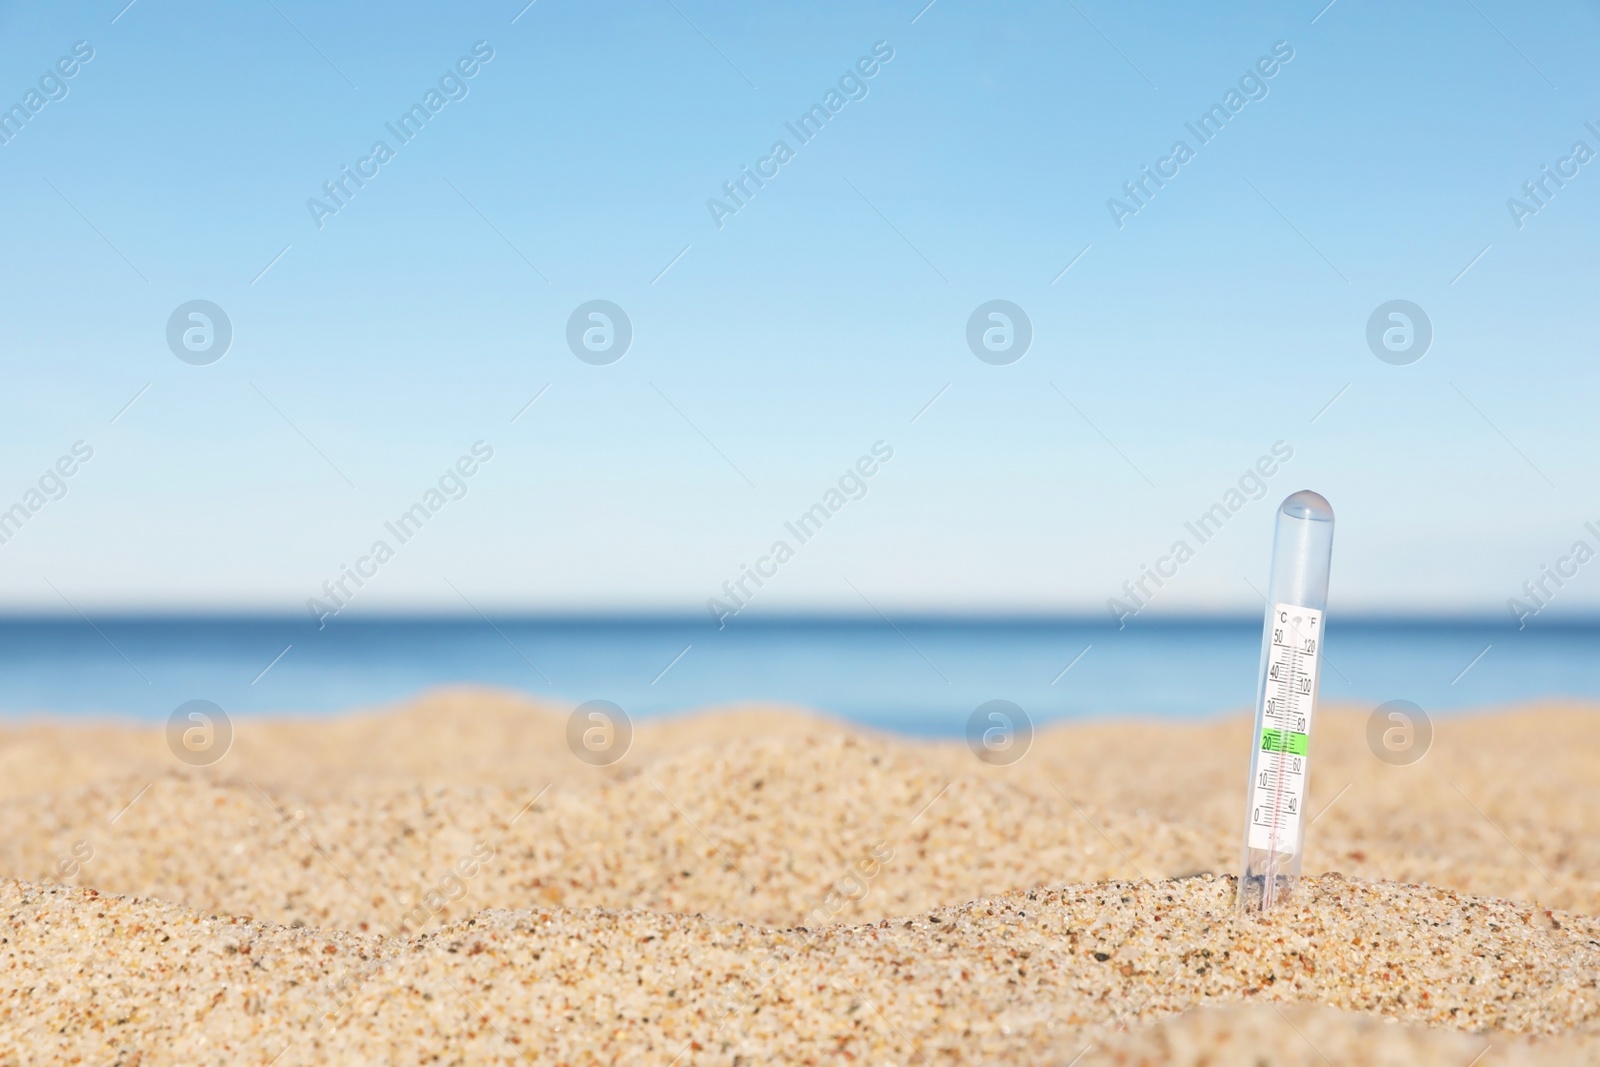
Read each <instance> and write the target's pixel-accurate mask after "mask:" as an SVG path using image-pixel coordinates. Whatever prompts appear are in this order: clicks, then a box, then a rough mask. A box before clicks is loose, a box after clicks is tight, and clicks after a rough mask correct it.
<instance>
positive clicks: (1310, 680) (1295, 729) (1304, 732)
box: [1239, 489, 1333, 915]
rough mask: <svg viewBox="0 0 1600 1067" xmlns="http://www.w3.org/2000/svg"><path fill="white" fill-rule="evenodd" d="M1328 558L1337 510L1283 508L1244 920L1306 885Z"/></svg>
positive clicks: (1308, 504) (1262, 688)
mask: <svg viewBox="0 0 1600 1067" xmlns="http://www.w3.org/2000/svg"><path fill="white" fill-rule="evenodd" d="M1332 557H1333V508H1331V507H1330V506H1329V505H1328V502H1327V501H1326V500H1325V499H1323V498H1322V497H1321V496H1320V495H1318V494H1316V493H1313V492H1311V490H1309V489H1302V490H1301V491H1300V492H1298V493H1295V494H1293V495H1292V496H1290V497H1289V498H1288V499H1286V500H1285V501H1284V502H1283V504H1282V505H1281V506H1280V507H1279V508H1278V521H1277V529H1276V531H1275V532H1274V534H1273V539H1272V578H1271V581H1270V583H1269V584H1268V586H1267V616H1266V624H1265V626H1263V627H1262V634H1261V666H1260V674H1259V676H1258V681H1257V686H1256V718H1255V730H1254V732H1253V733H1252V735H1251V755H1250V788H1249V792H1248V794H1247V796H1248V800H1249V803H1248V807H1247V809H1246V811H1245V827H1244V855H1243V860H1242V863H1241V874H1240V877H1239V907H1240V908H1241V910H1243V911H1244V912H1246V913H1247V914H1257V915H1259V914H1262V913H1264V912H1266V911H1267V910H1269V909H1270V908H1271V907H1272V906H1273V905H1274V904H1276V903H1277V902H1279V901H1280V900H1281V899H1282V898H1283V896H1284V895H1285V894H1287V893H1288V892H1289V891H1290V890H1291V889H1292V888H1293V886H1294V883H1295V881H1296V880H1297V879H1298V878H1299V877H1300V859H1301V856H1302V855H1303V854H1304V852H1305V833H1304V831H1305V806H1306V786H1307V783H1308V781H1309V779H1310V776H1311V723H1312V719H1313V717H1314V714H1315V712H1316V707H1317V683H1318V681H1319V680H1320V679H1319V676H1320V674H1321V668H1322V639H1323V622H1324V619H1323V612H1324V609H1325V608H1326V607H1327V603H1328V565H1329V563H1330V561H1331V559H1332Z"/></svg>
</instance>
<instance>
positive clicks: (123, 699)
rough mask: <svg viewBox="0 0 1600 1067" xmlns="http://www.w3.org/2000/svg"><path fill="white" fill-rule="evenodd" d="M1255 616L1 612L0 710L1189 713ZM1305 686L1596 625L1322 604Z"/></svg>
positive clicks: (1439, 667) (1500, 662)
mask: <svg viewBox="0 0 1600 1067" xmlns="http://www.w3.org/2000/svg"><path fill="white" fill-rule="evenodd" d="M1260 639H1261V624H1260V620H1259V619H1256V618H1250V619H1244V618H1221V619H1186V620H1165V621H1161V620H1157V621H1144V620H1136V621H1135V622H1133V623H1131V624H1130V625H1128V626H1127V627H1126V628H1125V629H1121V630H1119V629H1117V628H1116V627H1115V626H1114V625H1112V624H1110V623H1108V622H1105V621H1101V620H1085V619H1046V620H1041V619H944V618H907V619H895V620H893V621H885V620H883V619H878V618H872V619H825V618H790V619H781V620H752V621H743V620H739V621H736V622H735V623H734V624H730V625H729V626H728V627H727V628H726V629H724V630H720V631H719V630H718V629H717V628H716V627H715V626H714V625H711V624H709V623H708V622H706V621H705V620H702V619H679V618H611V619H601V618H496V619H494V620H492V621H488V620H485V619H482V618H478V617H473V618H454V619H451V618H412V619H405V618H392V619H380V620H368V621H359V620H357V621H338V622H336V623H334V624H331V625H329V626H328V627H327V628H326V629H324V630H320V631H319V630H318V629H316V627H315V626H314V625H312V624H310V623H307V622H305V621H302V620H299V619H289V618H272V617H259V618H241V617H219V618H197V617H183V618H132V617H123V618H105V619H95V620H93V621H90V620H85V619H77V618H73V619H60V618H51V619H19V618H14V619H8V620H0V714H6V715H17V714H23V715H29V714H39V713H47V714H51V715H55V716H79V715H86V714H92V715H96V716H102V715H114V716H122V717H132V718H138V719H144V720H154V719H164V718H165V717H166V716H167V715H168V714H169V713H170V712H171V711H172V710H173V709H174V708H175V707H176V706H177V705H178V704H181V703H183V702H185V701H187V700H191V699H196V698H202V699H206V700H211V701H214V702H215V703H217V704H219V705H221V706H222V707H223V708H224V709H226V710H228V711H230V712H245V713H328V712H336V711H342V710H346V709H350V708H357V707H373V706H378V705H384V704H390V703H394V702H398V701H403V700H405V699H407V698H409V697H412V696H414V695H416V694H418V693H420V692H423V691H425V690H428V689H430V688H434V687H438V686H448V685H457V684H462V683H466V684H476V685H489V686H496V687H501V688H506V689H514V690H520V691H523V692H527V693H530V694H535V695H538V696H542V697H547V698H553V699H555V700H558V701H565V702H569V703H573V704H575V703H577V702H580V701H583V700H590V699H596V698H601V699H606V700H611V701H614V702H616V703H617V704H619V705H621V706H622V707H623V708H624V709H626V710H627V711H628V712H629V713H630V714H631V715H633V716H634V717H636V718H649V717H652V716H657V715H664V714H671V713H675V712H682V711H688V710H692V709H696V708H701V707H705V706H708V705H716V704H726V703H730V702H735V701H774V702H781V703H786V704H792V705H802V706H806V707H810V708H815V709H818V710H821V711H824V712H827V713H831V714H833V715H837V716H842V717H844V718H847V719H851V720H854V721H857V722H861V723H865V724H869V725H872V726H878V727H884V728H888V729H893V730H898V731H902V732H907V733H914V734H924V735H944V736H950V735H956V734H959V733H961V731H962V730H963V728H964V726H965V723H966V720H967V717H968V715H969V714H970V713H971V712H972V710H973V709H974V708H975V707H976V706H977V705H978V704H980V703H983V702H984V701H987V700H992V699H1004V700H1010V701H1013V702H1015V703H1016V704H1018V705H1020V706H1021V707H1023V708H1024V709H1025V710H1026V711H1027V712H1028V714H1029V715H1030V716H1031V718H1032V719H1033V720H1034V722H1035V723H1044V722H1049V721H1052V720H1057V719H1082V718H1099V719H1104V718H1114V717H1120V716H1130V715H1137V716H1145V717H1169V718H1195V717H1204V716H1212V715H1217V714H1223V713H1227V712H1230V711H1236V710H1239V709H1242V708H1246V707H1248V706H1249V705H1250V703H1251V701H1252V700H1253V699H1254V689H1255V674H1256V669H1257V657H1258V654H1259V648H1260ZM1326 655H1327V659H1326V667H1325V670H1324V675H1323V686H1322V696H1323V702H1324V703H1327V702H1329V701H1346V702H1356V703H1363V704H1371V705H1374V706H1375V705H1377V704H1379V703H1381V702H1383V701H1386V700H1393V699H1405V700H1410V701H1412V702H1414V703H1416V704H1419V705H1421V706H1422V707H1423V708H1425V709H1427V710H1428V711H1430V712H1448V711H1450V710H1455V709H1463V708H1473V707H1485V706H1493V705H1504V704H1509V703H1515V702H1521V701H1526V700H1530V699H1535V698H1547V697H1572V698H1583V699H1590V700H1600V622H1597V621H1569V622H1548V623H1541V624H1540V625H1537V626H1529V627H1528V628H1527V629H1525V630H1520V631H1519V630H1517V629H1516V627H1515V626H1514V625H1510V624H1508V623H1504V622H1498V621H1495V622H1488V621H1471V620H1416V619H1413V620H1373V619H1367V620H1363V619H1349V620H1338V619H1334V620H1332V621H1331V622H1330V625H1329V627H1328V635H1327V647H1326Z"/></svg>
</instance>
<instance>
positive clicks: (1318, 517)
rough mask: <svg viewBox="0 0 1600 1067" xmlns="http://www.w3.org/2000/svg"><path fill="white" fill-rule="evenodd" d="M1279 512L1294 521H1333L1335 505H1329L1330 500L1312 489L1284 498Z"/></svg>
mask: <svg viewBox="0 0 1600 1067" xmlns="http://www.w3.org/2000/svg"><path fill="white" fill-rule="evenodd" d="M1278 510H1279V511H1281V512H1283V513H1284V514H1285V515H1287V516H1289V517H1290V518H1292V519H1306V520H1309V521H1311V522H1332V521H1333V505H1332V504H1329V503H1328V498H1327V497H1325V496H1323V495H1322V494H1321V493H1314V492H1312V491H1311V490H1310V489H1302V490H1300V491H1299V492H1298V493H1291V494H1290V495H1288V496H1286V497H1284V499H1283V503H1282V505H1280V506H1279V508H1278Z"/></svg>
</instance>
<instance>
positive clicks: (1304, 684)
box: [1249, 604, 1322, 854]
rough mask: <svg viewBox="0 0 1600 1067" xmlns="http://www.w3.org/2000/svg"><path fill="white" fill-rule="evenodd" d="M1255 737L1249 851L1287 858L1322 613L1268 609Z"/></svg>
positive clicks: (1296, 817)
mask: <svg viewBox="0 0 1600 1067" xmlns="http://www.w3.org/2000/svg"><path fill="white" fill-rule="evenodd" d="M1268 629H1269V630H1270V632H1271V640H1270V642H1269V644H1268V646H1267V682H1266V687H1265V689H1264V691H1263V692H1262V698H1263V700H1264V702H1265V704H1266V707H1265V708H1264V709H1263V712H1262V722H1261V736H1259V737H1257V738H1256V748H1257V757H1258V758H1257V759H1256V777H1255V781H1253V782H1251V783H1250V835H1249V841H1250V847H1251V848H1259V849H1266V850H1267V851H1270V852H1282V853H1289V854H1293V853H1295V852H1298V851H1299V849H1300V822H1301V819H1302V818H1303V817H1304V815H1305V803H1306V777H1307V774H1308V772H1309V771H1310V766H1309V760H1308V750H1309V747H1310V745H1309V741H1310V738H1311V713H1312V711H1313V710H1314V709H1315V707H1316V703H1317V672H1318V669H1319V667H1320V666H1321V664H1322V612H1320V611H1313V610H1311V609H1310V608H1302V607H1296V606H1295V605H1293V604H1274V605H1272V621H1271V623H1270V624H1269V626H1268Z"/></svg>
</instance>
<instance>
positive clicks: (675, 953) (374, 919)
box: [0, 691, 1600, 1067]
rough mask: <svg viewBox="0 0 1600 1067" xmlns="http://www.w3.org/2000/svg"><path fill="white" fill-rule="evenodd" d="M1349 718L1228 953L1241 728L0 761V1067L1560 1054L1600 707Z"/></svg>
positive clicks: (560, 738)
mask: <svg viewBox="0 0 1600 1067" xmlns="http://www.w3.org/2000/svg"><path fill="white" fill-rule="evenodd" d="M1366 720H1367V716H1366V712H1365V711H1364V710H1360V711H1358V710H1354V709H1350V710H1341V709H1338V708H1329V709H1325V710H1323V711H1321V712H1319V720H1318V724H1317V735H1316V740H1315V742H1314V744H1315V747H1314V750H1313V755H1314V760H1315V762H1314V770H1313V777H1312V782H1311V798H1310V803H1309V805H1308V810H1309V811H1311V812H1313V813H1316V814H1315V822H1314V824H1313V825H1312V826H1311V828H1310V831H1309V835H1308V843H1307V854H1306V859H1305V870H1306V872H1307V874H1308V876H1311V877H1308V878H1307V879H1306V880H1305V881H1304V882H1302V883H1301V885H1300V887H1299V889H1298V891H1297V892H1296V894H1295V895H1294V897H1293V898H1292V899H1291V901H1290V902H1289V903H1288V904H1287V905H1285V907H1284V908H1283V909H1282V910H1280V911H1279V912H1276V913H1274V915H1273V916H1272V917H1271V918H1270V919H1269V920H1266V921H1247V920H1244V919H1241V918H1239V917H1238V916H1237V915H1236V914H1235V913H1234V911H1233V906H1232V904H1233V883H1232V876H1233V874H1234V872H1235V869H1236V867H1237V864H1238V845H1239V837H1240V830H1241V825H1242V821H1243V806H1244V778H1245V775H1246V768H1247V760H1248V753H1249V729H1250V728H1249V723H1248V721H1247V720H1246V719H1245V718H1244V717H1242V716H1241V717H1234V718H1228V719H1223V720H1218V721H1215V722H1207V723H1198V724H1172V723H1162V724H1155V723H1101V724H1093V725H1073V726H1059V727H1052V728H1049V729H1045V730H1041V731H1040V732H1039V734H1038V736H1037V737H1035V738H1034V741H1033V744H1032V747H1031V749H1030V750H1029V751H1028V753H1027V755H1026V756H1025V757H1024V758H1023V759H1021V760H1020V761H1019V762H1017V763H1015V764H1013V765H1010V766H1003V767H993V766H988V765H985V764H984V763H982V762H980V761H979V760H978V759H976V758H975V757H974V756H973V754H972V753H971V752H969V751H968V749H967V748H966V746H965V745H964V744H962V743H960V742H952V743H947V742H938V743H934V742H924V741H915V740H910V739H906V738H900V737H891V736H887V735H882V734H876V733H872V732H869V731H864V730H860V729H857V728H854V727H850V726H847V725H845V724H842V723H839V722H836V721H833V720H830V719H827V718H824V717H821V716H817V715H815V714H809V713H805V712H802V711H798V710H786V709H775V708H729V709H721V710H718V711H712V712H706V713H703V714H699V715H694V716H689V717H685V718H681V719H674V720H669V721H658V722H651V723H644V724H639V725H638V726H637V727H636V731H635V736H634V739H633V745H632V748H631V750H630V751H629V752H628V754H627V755H626V756H625V757H624V758H622V759H621V760H620V761H618V762H617V763H616V764H614V765H612V766H609V767H603V768H602V767H593V766H589V765H587V764H585V763H583V762H581V761H579V760H578V759H576V758H575V757H574V756H573V755H572V754H571V752H570V751H569V750H568V747H567V741H566V727H567V716H566V714H565V710H564V709H557V708H554V707H550V706H545V705H539V704H536V703H530V702H526V701H523V700H519V699H516V698H513V697H510V696H507V695H505V694H497V693H488V692H465V691H463V692H451V693H442V694H434V695H430V696H428V697H426V698H424V699H422V700H419V701H418V702H416V703H414V704H412V705H409V706H407V707H405V708H400V709H392V710H385V711H377V712H371V713H364V714H351V715H347V716H343V717H339V718H334V719H317V720H292V719H281V718H274V719H246V720H240V721H237V722H236V724H235V725H236V737H235V740H234V744H233V747H232V749H231V751H230V752H229V753H228V755H227V756H226V757H225V758H223V759H222V760H221V761H220V762H218V763H217V764H215V765H214V766H211V767H207V768H201V769H197V768H191V767H188V766H185V765H184V764H181V763H180V762H178V761H177V760H176V759H175V758H174V757H173V755H172V754H171V753H170V752H169V751H168V749H167V747H166V741H165V737H164V734H163V733H162V731H160V730H159V729H151V728H143V727H131V726H126V725H114V724H96V725H84V726H63V725H60V724H59V722H58V723H56V724H33V725H15V724H14V725H10V726H6V727H0V813H3V815H0V817H3V819H4V825H5V828H6V831H7V832H6V834H5V835H4V838H3V840H0V876H4V877H5V878H7V879H9V880H6V881H0V907H3V912H4V915H5V916H6V927H7V929H6V930H5V931H3V932H0V938H3V940H0V1063H3V1064H11V1063H18V1064H32V1063H49V1062H82V1063H105V1064H123V1065H131V1064H135V1063H137V1064H142V1065H147V1064H165V1063H175V1064H176V1063H183V1064H198V1063H208V1064H209V1063H217V1064H272V1063H277V1064H279V1065H282V1067H290V1065H293V1064H299V1063H322V1062H335V1063H369V1062H370V1063H386V1062H397V1063H399V1062H404V1063H410V1062H419V1061H427V1062H440V1063H518V1062H529V1063H570V1064H583V1063H609V1062H626V1063H660V1064H663V1065H666V1064H672V1063H674V1062H676V1063H678V1064H682V1065H688V1064H695V1063H723V1064H729V1063H742V1064H758V1063H769V1062H795V1063H834V1062H857V1063H870V1064H884V1063H894V1064H900V1063H921V1062H928V1063H1028V1064H1034V1063H1038V1064H1061V1065H1067V1064H1071V1063H1073V1062H1077V1063H1078V1064H1081V1065H1084V1067H1087V1065H1090V1064H1143V1063H1152V1064H1154V1063H1180V1064H1195V1065H1199V1064H1202V1063H1205V1064H1227V1063H1241V1064H1252V1065H1253V1064H1257V1063H1266V1064H1302V1063H1303V1064H1322V1063H1328V1062H1332V1063H1377V1064H1383V1063H1396V1064H1400V1063H1406V1064H1411V1063H1422V1064H1434V1063H1437V1064H1450V1065H1453V1067H1466V1065H1467V1064H1468V1063H1475V1064H1476V1065H1478V1067H1490V1065H1493V1064H1512V1063H1517V1064H1521V1063H1530V1064H1531V1063H1552V1064H1554V1063H1573V1062H1600V989H1597V977H1600V921H1597V920H1596V919H1595V918H1593V917H1594V916H1597V915H1600V838H1597V835H1596V832H1595V831H1596V823H1597V821H1600V815H1597V814H1596V813H1597V812H1600V804H1597V801H1600V715H1596V714H1595V709H1592V708H1591V709H1586V708H1579V707H1563V706H1549V707H1538V708H1525V709H1514V710H1498V711H1494V712H1486V713H1484V714H1479V715H1470V716H1459V717H1451V718H1440V719H1436V721H1435V737H1434V740H1433V745H1432V749H1431V751H1429V753H1428V754H1427V756H1426V757H1425V758H1424V759H1422V760H1421V761H1420V762H1418V763H1416V764H1414V765H1411V766H1390V765H1388V764H1386V763H1383V762H1381V761H1380V760H1378V759H1376V758H1375V757H1374V756H1373V755H1372V753H1371V752H1370V751H1369V750H1368V748H1367V742H1366V736H1365V731H1366V725H1367V721H1366ZM1474 1057H1479V1058H1478V1059H1476V1060H1474ZM1075 1058H1076V1061H1075Z"/></svg>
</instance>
